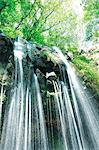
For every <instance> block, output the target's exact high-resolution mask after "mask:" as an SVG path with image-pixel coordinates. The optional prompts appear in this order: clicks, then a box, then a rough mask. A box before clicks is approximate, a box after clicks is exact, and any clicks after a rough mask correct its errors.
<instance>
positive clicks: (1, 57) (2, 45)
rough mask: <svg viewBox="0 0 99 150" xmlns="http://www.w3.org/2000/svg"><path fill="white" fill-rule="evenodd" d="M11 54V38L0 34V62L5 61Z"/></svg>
mask: <svg viewBox="0 0 99 150" xmlns="http://www.w3.org/2000/svg"><path fill="white" fill-rule="evenodd" d="M11 55H13V42H12V40H11V39H9V38H7V37H6V36H5V35H3V34H0V62H2V63H7V62H8V60H9V58H10V56H11Z"/></svg>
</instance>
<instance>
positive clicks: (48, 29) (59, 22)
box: [41, 21, 60, 33]
mask: <svg viewBox="0 0 99 150" xmlns="http://www.w3.org/2000/svg"><path fill="white" fill-rule="evenodd" d="M59 24H60V21H59V22H58V23H55V24H53V25H52V26H50V27H49V28H47V29H44V30H42V32H41V33H43V32H46V31H48V30H50V29H51V28H53V27H55V26H57V25H59Z"/></svg>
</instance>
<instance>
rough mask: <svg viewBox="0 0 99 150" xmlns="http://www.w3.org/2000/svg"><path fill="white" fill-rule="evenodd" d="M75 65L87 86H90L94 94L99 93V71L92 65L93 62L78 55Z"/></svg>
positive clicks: (74, 61)
mask: <svg viewBox="0 0 99 150" xmlns="http://www.w3.org/2000/svg"><path fill="white" fill-rule="evenodd" d="M73 63H74V64H75V66H76V68H77V70H78V72H79V74H80V76H81V77H82V78H83V80H84V81H85V83H86V85H88V86H90V87H91V88H92V89H93V91H94V92H97V93H99V71H97V69H96V68H95V66H93V65H92V64H91V61H90V60H87V59H86V58H85V57H84V56H79V55H78V56H77V57H75V58H74V60H73Z"/></svg>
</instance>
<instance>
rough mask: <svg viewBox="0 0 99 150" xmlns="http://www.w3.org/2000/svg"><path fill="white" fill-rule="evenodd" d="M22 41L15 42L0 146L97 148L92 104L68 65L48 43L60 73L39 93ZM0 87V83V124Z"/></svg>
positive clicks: (3, 149) (10, 149) (98, 125)
mask: <svg viewBox="0 0 99 150" xmlns="http://www.w3.org/2000/svg"><path fill="white" fill-rule="evenodd" d="M24 42H25V44H24ZM26 44H27V43H26V41H24V40H23V39H21V38H19V39H18V40H17V41H16V42H15V48H14V56H15V75H14V79H13V86H12V89H11V94H10V95H11V97H10V100H9V104H8V106H7V109H6V111H5V115H4V118H3V124H2V133H1V141H0V150H61V149H62V150H99V117H98V113H97V112H96V109H95V108H96V106H95V105H94V104H93V101H92V100H93V99H92V100H91V99H89V97H88V94H87V93H86V91H85V90H84V88H83V86H82V84H81V82H80V81H79V78H78V77H77V76H76V73H75V71H74V69H73V68H72V67H71V65H70V64H69V63H68V61H67V60H66V59H65V56H64V55H63V54H62V52H61V51H60V50H59V49H58V48H56V47H53V49H54V50H55V52H56V53H57V55H58V56H59V58H60V59H61V60H62V62H63V64H64V67H63V66H62V65H60V66H59V68H60V74H61V79H59V78H57V80H52V84H53V88H54V94H53V95H50V94H47V95H46V97H45V98H44V99H43V98H42V94H41V89H40V84H39V80H38V76H37V75H36V74H35V73H34V69H33V66H31V65H28V63H27V66H25V65H24V63H26V62H24V60H25V58H26V55H27V54H26V53H27V52H26ZM28 52H29V46H28ZM3 92H4V87H3V85H2V88H1V94H0V99H1V101H0V127H1V118H2V95H3ZM44 102H46V104H44Z"/></svg>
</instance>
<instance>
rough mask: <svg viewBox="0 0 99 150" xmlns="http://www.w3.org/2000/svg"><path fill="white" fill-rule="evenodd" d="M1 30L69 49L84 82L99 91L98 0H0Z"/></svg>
mask: <svg viewBox="0 0 99 150" xmlns="http://www.w3.org/2000/svg"><path fill="white" fill-rule="evenodd" d="M0 30H1V32H2V33H4V34H5V35H6V36H8V37H10V38H16V37H17V36H21V37H23V38H25V39H26V40H30V41H33V42H37V43H39V44H42V45H48V46H53V45H56V46H58V47H60V48H61V49H62V51H63V52H64V53H67V52H68V51H70V52H72V53H73V58H74V59H73V61H72V62H73V63H74V64H75V66H76V68H77V70H78V72H79V73H80V75H81V76H82V77H83V78H84V81H85V82H86V84H87V85H89V86H91V87H92V88H93V89H94V90H95V91H97V92H98V91H99V44H98V42H99V38H98V37H99V9H98V0H86V1H83V0H75V1H74V0H64V1H60V0H57V1H56V0H53V1H51V0H27V1H24V0H21V1H20V0H17V1H16V0H1V1H0Z"/></svg>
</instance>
